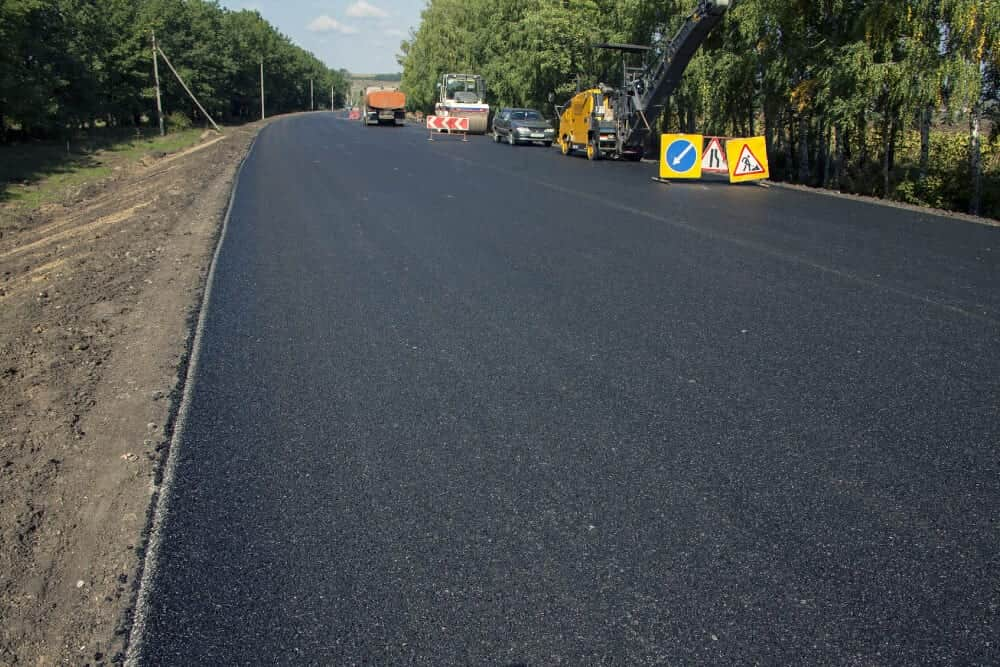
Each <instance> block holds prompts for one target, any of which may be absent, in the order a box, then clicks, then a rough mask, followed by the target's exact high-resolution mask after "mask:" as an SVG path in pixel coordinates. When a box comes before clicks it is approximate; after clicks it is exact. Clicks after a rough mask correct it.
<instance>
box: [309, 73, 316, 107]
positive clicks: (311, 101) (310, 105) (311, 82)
mask: <svg viewBox="0 0 1000 667" xmlns="http://www.w3.org/2000/svg"><path fill="white" fill-rule="evenodd" d="M309 111H316V103H315V102H314V101H313V80H312V79H309Z"/></svg>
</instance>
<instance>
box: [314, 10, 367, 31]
mask: <svg viewBox="0 0 1000 667" xmlns="http://www.w3.org/2000/svg"><path fill="white" fill-rule="evenodd" d="M306 29H307V30H309V31H311V32H339V33H343V34H345V35H353V34H355V33H357V32H358V29H357V28H355V27H354V26H350V25H344V24H343V23H341V22H340V21H338V20H337V19H334V18H330V17H329V16H327V15H326V14H323V15H322V16H317V17H316V18H314V19H313V20H312V21H310V22H309V25H308V26H306Z"/></svg>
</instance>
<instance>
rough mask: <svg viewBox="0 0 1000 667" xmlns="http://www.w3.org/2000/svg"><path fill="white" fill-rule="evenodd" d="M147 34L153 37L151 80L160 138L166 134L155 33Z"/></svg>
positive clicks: (151, 31)
mask: <svg viewBox="0 0 1000 667" xmlns="http://www.w3.org/2000/svg"><path fill="white" fill-rule="evenodd" d="M149 33H150V34H151V35H152V36H153V80H154V81H155V82H156V117H157V119H158V120H159V122H160V136H161V137H162V136H164V135H165V134H166V133H167V132H166V130H165V129H164V127H163V103H162V102H161V101H160V66H159V65H158V64H157V59H156V31H155V30H150V31H149Z"/></svg>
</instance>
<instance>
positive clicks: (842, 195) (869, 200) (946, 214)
mask: <svg viewBox="0 0 1000 667" xmlns="http://www.w3.org/2000/svg"><path fill="white" fill-rule="evenodd" d="M757 185H759V186H761V187H766V188H779V189H782V190H793V191H795V192H806V193H809V194H814V195H820V196H823V197H836V198H838V199H846V200H848V201H855V202H860V203H862V204H872V205H873V206H886V207H888V208H898V209H902V210H904V211H913V212H914V213H924V214H927V215H933V216H937V217H939V218H951V219H952V220H960V221H962V222H971V223H974V224H977V225H984V226H986V227H1000V220H994V219H993V218H987V217H984V216H979V215H972V214H970V213H963V212H962V211H951V210H949V209H946V208H934V207H933V206H920V205H919V204H909V203H907V202H905V201H897V200H895V199H883V198H881V197H870V196H868V195H856V194H851V193H850V192H840V191H839V190H831V189H830V188H816V187H812V186H810V185H802V184H801V183H786V182H784V181H772V180H771V179H764V180H761V181H757Z"/></svg>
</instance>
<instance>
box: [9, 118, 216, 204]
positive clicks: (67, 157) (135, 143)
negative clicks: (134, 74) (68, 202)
mask: <svg viewBox="0 0 1000 667" xmlns="http://www.w3.org/2000/svg"><path fill="white" fill-rule="evenodd" d="M202 131H203V130H201V129H190V130H183V131H179V132H172V133H170V134H168V135H167V136H165V137H160V136H159V134H158V133H157V132H156V131H155V130H148V129H147V130H142V131H139V132H137V131H136V130H135V129H134V128H129V129H127V130H126V129H97V130H94V131H91V132H89V133H86V134H80V135H78V136H76V137H74V138H73V139H71V140H69V142H52V141H37V142H25V143H19V144H12V145H9V146H0V202H7V203H9V204H12V205H13V206H15V207H16V208H17V209H20V210H34V209H37V208H39V207H40V206H43V205H45V204H48V203H51V202H54V201H59V200H60V199H62V198H63V197H65V196H67V195H68V194H69V193H71V192H72V191H73V190H75V189H78V188H80V187H83V186H85V185H86V184H88V183H94V182H97V181H100V180H101V179H104V178H107V177H108V176H110V175H111V174H112V173H113V172H114V170H115V168H116V167H124V166H126V165H128V164H130V163H133V162H137V161H139V160H140V159H142V158H143V156H145V155H149V154H151V153H174V152H176V151H179V150H183V149H185V148H187V147H189V146H192V145H194V144H196V143H198V138H199V136H200V135H201V133H202Z"/></svg>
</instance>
